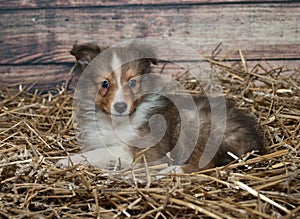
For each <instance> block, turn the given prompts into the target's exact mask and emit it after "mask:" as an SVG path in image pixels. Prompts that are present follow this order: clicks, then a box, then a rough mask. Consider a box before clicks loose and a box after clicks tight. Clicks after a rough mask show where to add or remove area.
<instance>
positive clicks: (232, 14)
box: [0, 3, 300, 65]
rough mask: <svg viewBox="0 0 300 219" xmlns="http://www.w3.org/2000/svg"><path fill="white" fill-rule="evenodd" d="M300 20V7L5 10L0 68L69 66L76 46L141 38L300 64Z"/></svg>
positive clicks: (205, 52)
mask: <svg viewBox="0 0 300 219" xmlns="http://www.w3.org/2000/svg"><path fill="white" fill-rule="evenodd" d="M299 20H300V4H297V3H291V4H264V5H243V4H241V5H230V6H228V5H214V6H213V7H210V6H207V5H204V6H197V5H191V6H184V7H180V6H178V7H175V8H171V7H167V8H159V7H150V8H143V7H138V8H130V7H118V8H109V7H108V8H105V7H104V8H94V7H84V8H73V9H66V8H58V9H51V8H50V9H49V8H45V9H36V10H8V11H5V10H4V11H1V19H0V26H1V35H0V39H1V41H0V48H1V49H2V52H1V53H0V64H2V65H6V64H8V65H9V64H26V63H29V64H32V63H38V64H40V63H44V64H45V63H65V62H71V61H72V60H73V58H72V57H71V56H70V55H69V53H68V51H69V50H70V49H71V47H72V44H73V43H74V42H76V41H78V42H91V41H94V42H99V44H102V45H114V44H116V43H117V42H119V41H123V40H127V39H132V38H143V37H154V38H160V37H162V38H168V39H171V40H175V41H178V42H181V43H184V44H186V45H187V46H188V47H191V48H193V49H195V50H197V51H198V52H199V53H200V54H202V55H204V56H208V55H210V54H211V51H212V50H214V48H215V47H216V46H217V45H218V44H219V43H220V42H223V50H225V51H230V50H235V49H242V50H243V51H247V54H248V56H247V57H248V59H299V58H300V54H299V51H300V40H299V39H300V31H299V29H300V28H299ZM162 52H163V51H162ZM162 55H164V54H162ZM180 58H181V57H180V56H179V57H178V56H177V57H174V59H180ZM237 58H238V57H237Z"/></svg>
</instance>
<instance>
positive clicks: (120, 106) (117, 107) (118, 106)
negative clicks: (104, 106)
mask: <svg viewBox="0 0 300 219" xmlns="http://www.w3.org/2000/svg"><path fill="white" fill-rule="evenodd" d="M114 108H115V110H116V111H117V112H118V113H123V112H125V110H126V109H127V104H126V103H125V102H117V103H115V104H114Z"/></svg>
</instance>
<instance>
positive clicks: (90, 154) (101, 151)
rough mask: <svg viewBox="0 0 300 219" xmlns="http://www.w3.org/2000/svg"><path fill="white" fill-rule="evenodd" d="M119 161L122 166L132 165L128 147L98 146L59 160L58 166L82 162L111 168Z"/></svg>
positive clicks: (81, 163) (82, 163)
mask: <svg viewBox="0 0 300 219" xmlns="http://www.w3.org/2000/svg"><path fill="white" fill-rule="evenodd" d="M119 161H120V162H121V164H120V165H121V168H125V167H129V166H130V164H131V162H132V156H131V153H130V152H129V151H128V150H127V148H126V147H121V146H114V147H109V148H98V149H95V150H92V151H87V152H82V153H80V154H74V155H72V156H70V157H69V158H65V159H61V160H59V161H58V162H57V164H56V166H58V167H68V166H70V165H71V164H73V165H78V164H80V165H92V166H96V167H99V168H104V169H109V168H112V167H113V165H114V164H116V162H119Z"/></svg>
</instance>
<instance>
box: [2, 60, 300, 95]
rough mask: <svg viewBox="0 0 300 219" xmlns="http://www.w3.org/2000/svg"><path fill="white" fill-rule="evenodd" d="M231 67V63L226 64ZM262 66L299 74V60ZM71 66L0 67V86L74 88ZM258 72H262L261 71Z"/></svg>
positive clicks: (75, 75) (170, 71)
mask: <svg viewBox="0 0 300 219" xmlns="http://www.w3.org/2000/svg"><path fill="white" fill-rule="evenodd" d="M163 64H164V63H160V64H159V65H158V67H157V68H156V69H154V71H155V72H160V71H161V67H162V66H163ZM180 64H181V66H186V63H180ZM227 64H228V65H231V64H232V62H228V63H227ZM257 64H258V62H256V61H247V65H248V69H249V70H250V71H251V69H252V68H254V67H255V65H257ZM261 64H262V66H263V67H264V68H265V69H266V70H271V69H275V68H279V67H283V69H285V70H287V69H291V70H292V69H297V70H298V71H299V72H300V60H298V61H289V60H285V61H268V62H267V63H264V62H261ZM72 66H73V64H60V65H58V64H57V65H20V66H9V65H7V66H0V86H1V84H2V86H3V85H10V84H19V83H23V84H32V83H35V84H36V86H35V87H36V88H40V89H41V88H42V89H47V88H53V87H55V86H56V85H58V84H61V83H63V82H65V81H68V80H70V79H72V78H73V80H72V81H73V83H72V84H71V88H74V87H75V85H76V84H75V83H74V82H76V80H77V79H78V77H79V76H80V74H79V73H78V72H77V71H74V72H73V73H72V75H71V74H70V71H71V69H72ZM198 66H200V68H202V69H209V65H208V63H200V64H199V63H198ZM184 71H185V70H183V69H180V68H179V67H175V65H171V64H170V65H168V67H167V68H165V70H164V74H177V73H183V72H184ZM260 72H263V71H262V70H261V71H260ZM292 72H293V71H289V72H286V73H283V74H291V73H292Z"/></svg>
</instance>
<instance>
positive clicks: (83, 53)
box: [70, 43, 105, 71]
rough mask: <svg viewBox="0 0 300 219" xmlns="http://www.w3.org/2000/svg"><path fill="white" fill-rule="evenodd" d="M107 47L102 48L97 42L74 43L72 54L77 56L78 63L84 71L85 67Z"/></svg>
mask: <svg viewBox="0 0 300 219" xmlns="http://www.w3.org/2000/svg"><path fill="white" fill-rule="evenodd" d="M104 49H105V48H102V49H101V48H100V47H99V46H98V45H97V44H94V43H87V44H80V45H77V44H74V45H73V48H72V50H71V51H70V53H71V55H73V56H75V57H76V60H77V63H78V65H79V67H80V69H81V71H83V70H84V69H85V67H86V66H87V65H88V64H89V63H90V62H91V61H92V60H93V59H94V58H95V57H96V56H97V55H98V54H100V53H101V51H103V50H104Z"/></svg>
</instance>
